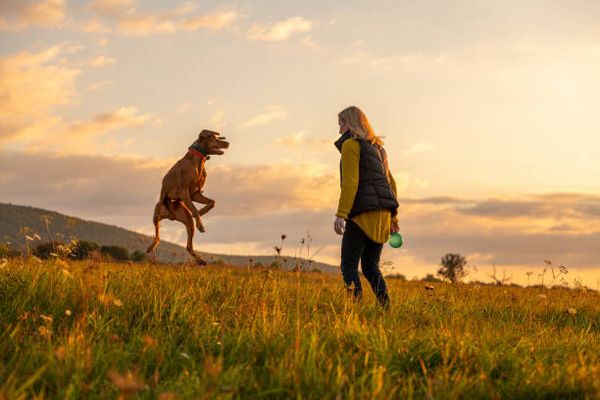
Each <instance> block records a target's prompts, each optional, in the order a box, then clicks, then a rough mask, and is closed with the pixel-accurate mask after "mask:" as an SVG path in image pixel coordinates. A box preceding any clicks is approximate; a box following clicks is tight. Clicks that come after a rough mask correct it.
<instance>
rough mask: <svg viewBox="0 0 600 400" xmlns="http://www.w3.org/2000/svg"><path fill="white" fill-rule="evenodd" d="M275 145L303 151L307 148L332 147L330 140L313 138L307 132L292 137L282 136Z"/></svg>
mask: <svg viewBox="0 0 600 400" xmlns="http://www.w3.org/2000/svg"><path fill="white" fill-rule="evenodd" d="M275 143H277V144H278V145H281V146H285V147H289V148H295V149H296V148H297V149H303V148H306V147H309V146H310V147H321V146H325V145H332V142H331V141H330V140H329V139H322V138H311V137H308V136H307V135H306V131H300V132H297V133H294V134H291V135H287V136H281V137H278V138H276V139H275Z"/></svg>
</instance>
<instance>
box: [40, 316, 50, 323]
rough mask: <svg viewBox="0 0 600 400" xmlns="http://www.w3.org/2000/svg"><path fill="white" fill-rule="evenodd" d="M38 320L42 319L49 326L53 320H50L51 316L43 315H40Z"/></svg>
mask: <svg viewBox="0 0 600 400" xmlns="http://www.w3.org/2000/svg"><path fill="white" fill-rule="evenodd" d="M40 318H41V319H43V320H44V322H45V323H47V324H51V323H52V320H53V318H52V316H51V315H44V314H42V315H40Z"/></svg>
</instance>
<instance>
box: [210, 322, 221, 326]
mask: <svg viewBox="0 0 600 400" xmlns="http://www.w3.org/2000/svg"><path fill="white" fill-rule="evenodd" d="M212 325H213V326H219V325H220V324H219V323H218V322H213V323H212Z"/></svg>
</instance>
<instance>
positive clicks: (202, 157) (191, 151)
mask: <svg viewBox="0 0 600 400" xmlns="http://www.w3.org/2000/svg"><path fill="white" fill-rule="evenodd" d="M188 154H191V155H193V156H195V157H198V158H200V159H201V160H206V156H205V155H204V154H203V153H200V152H199V151H198V150H194V149H189V150H188Z"/></svg>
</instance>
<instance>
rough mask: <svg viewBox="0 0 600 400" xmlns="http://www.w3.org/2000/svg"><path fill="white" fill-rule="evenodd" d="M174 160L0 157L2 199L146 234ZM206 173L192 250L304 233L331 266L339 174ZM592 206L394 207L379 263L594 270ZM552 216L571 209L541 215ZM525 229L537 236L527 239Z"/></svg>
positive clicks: (414, 270) (281, 169)
mask: <svg viewBox="0 0 600 400" xmlns="http://www.w3.org/2000/svg"><path fill="white" fill-rule="evenodd" d="M174 161H175V160H145V159H139V158H110V157H103V156H89V155H63V156H59V155H53V154H50V153H48V152H40V153H36V154H27V153H17V152H2V153H0V185H2V189H3V190H2V192H1V194H0V201H2V202H12V203H16V204H25V205H33V206H38V207H42V208H47V209H52V210H57V211H60V212H64V213H68V214H72V215H75V216H80V217H84V218H89V219H95V220H100V221H102V222H107V223H114V224H117V225H120V226H125V227H129V228H135V229H137V230H140V229H141V230H148V229H150V228H151V227H152V225H151V220H150V218H151V214H152V209H153V205H154V203H155V201H156V199H157V196H158V193H159V190H160V182H161V179H162V177H163V176H164V174H165V172H166V171H167V170H168V169H169V168H170V166H171V165H172V164H173V162H174ZM207 168H208V179H207V183H206V186H205V194H206V196H208V197H210V198H213V199H215V200H216V202H217V205H216V208H215V209H214V210H212V211H211V212H210V213H209V214H207V215H206V216H205V217H204V223H205V226H206V227H207V233H206V234H203V235H196V237H197V239H196V240H197V242H199V243H201V244H205V243H212V244H215V245H220V246H224V245H225V244H228V243H229V244H231V245H232V246H234V244H235V246H234V247H237V244H238V243H240V242H244V243H246V242H252V243H254V244H255V245H254V246H255V247H254V248H255V249H256V248H262V249H264V251H265V252H267V253H268V252H269V251H270V249H271V248H272V246H273V244H274V243H276V241H277V238H278V237H279V235H280V234H282V233H286V234H289V235H290V240H289V241H288V246H294V244H293V242H292V241H293V240H294V239H293V238H300V237H306V234H307V231H309V232H310V234H311V236H312V237H313V238H314V239H315V243H314V248H315V249H316V248H319V247H321V246H325V247H326V249H325V250H324V252H323V253H322V255H323V256H327V257H329V259H330V261H335V260H336V258H337V257H338V255H337V254H338V253H337V252H338V251H339V247H337V246H339V237H337V236H336V235H335V234H334V233H333V229H332V226H331V225H332V220H333V213H334V210H335V206H336V203H337V196H338V191H339V188H338V181H337V179H338V178H337V175H336V173H337V171H326V170H324V167H323V166H322V165H319V164H315V163H308V162H307V163H303V164H291V163H289V164H288V163H277V164H273V165H256V166H241V165H211V164H210V163H209V164H208V165H207ZM568 199H570V200H569V201H570V204H569V201H568ZM599 199H600V195H589V194H577V193H574V194H569V195H564V194H548V195H543V196H530V197H526V198H520V199H510V198H508V199H504V203H498V202H495V203H494V204H495V207H496V208H497V209H500V208H508V209H509V210H510V209H512V208H511V204H512V203H518V204H519V207H518V210H517V211H516V212H512V213H508V214H509V215H515V216H516V217H512V216H511V217H508V216H507V213H505V212H501V211H498V210H496V211H494V212H490V211H489V209H488V210H486V211H485V212H484V215H485V217H483V218H482V217H481V216H480V215H479V214H481V210H482V207H481V205H485V204H489V203H490V200H485V199H482V200H474V199H461V198H454V197H435V198H424V199H401V204H400V208H399V220H400V227H401V232H402V234H403V235H404V237H405V247H403V248H402V249H401V250H400V251H398V250H390V249H389V248H388V247H387V246H386V248H385V250H384V255H383V259H384V260H391V261H393V262H394V263H395V265H396V267H397V268H398V269H397V270H398V271H399V272H402V273H405V274H408V276H409V277H410V276H413V275H416V274H419V275H422V274H423V273H425V272H435V268H436V267H437V264H438V263H439V260H440V258H441V257H442V256H443V255H444V254H445V253H448V252H458V253H460V254H463V255H465V256H467V257H468V259H469V260H470V261H471V263H472V264H475V265H477V267H478V268H488V267H489V266H490V265H491V264H495V265H497V266H498V270H499V271H502V269H503V268H509V269H510V268H517V266H520V267H521V268H527V269H535V270H537V268H541V267H542V266H543V260H544V259H550V260H552V261H553V262H554V263H555V264H556V265H560V264H564V265H566V266H567V267H569V268H570V269H571V270H572V271H573V274H575V273H576V271H577V270H578V268H598V269H597V271H600V248H599V247H598V243H599V242H600V226H599V225H598V222H597V221H595V220H594V218H595V217H597V213H598V201H599ZM492 201H496V200H492ZM522 203H525V204H528V205H529V206H528V207H525V206H523V204H522ZM560 208H568V209H569V210H567V211H565V212H562V213H560V214H555V213H554V212H553V211H549V210H557V209H560ZM473 210H478V213H474V211H473ZM540 210H541V211H540ZM495 215H499V217H495ZM565 216H567V217H565ZM520 218H525V219H523V220H522V219H520ZM548 218H550V219H553V223H554V225H553V226H556V227H558V228H562V227H563V226H567V231H564V230H562V229H559V230H552V229H541V228H542V227H544V226H546V225H547V222H548V221H547V220H548ZM523 221H525V223H523ZM531 226H535V227H538V228H540V229H538V230H537V231H531V230H530V229H529V228H530V227H531ZM165 228H166V230H165V232H171V233H172V235H173V236H172V237H173V238H175V239H176V240H177V241H179V242H180V241H181V238H182V235H184V231H183V229H182V227H181V226H180V225H178V224H176V223H169V222H165ZM165 237H167V236H165ZM234 252H239V251H234ZM515 270H516V269H515ZM511 271H512V270H511ZM481 278H483V277H481Z"/></svg>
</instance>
